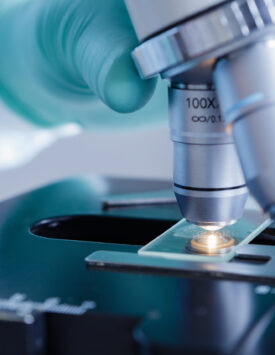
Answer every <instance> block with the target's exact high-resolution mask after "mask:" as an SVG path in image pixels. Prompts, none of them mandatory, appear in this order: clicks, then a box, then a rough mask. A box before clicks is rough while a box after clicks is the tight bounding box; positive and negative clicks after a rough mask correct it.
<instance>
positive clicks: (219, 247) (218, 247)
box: [190, 232, 234, 255]
mask: <svg viewBox="0 0 275 355" xmlns="http://www.w3.org/2000/svg"><path fill="white" fill-rule="evenodd" d="M233 245H234V238H232V237H229V236H227V235H225V234H223V233H219V232H218V233H213V232H212V233H209V232H204V233H200V234H198V235H197V236H196V237H194V238H193V239H192V240H191V242H190V247H191V249H192V250H193V251H195V252H196V253H200V254H209V255H214V254H219V253H220V252H226V251H228V250H230V249H231V248H232V246H233Z"/></svg>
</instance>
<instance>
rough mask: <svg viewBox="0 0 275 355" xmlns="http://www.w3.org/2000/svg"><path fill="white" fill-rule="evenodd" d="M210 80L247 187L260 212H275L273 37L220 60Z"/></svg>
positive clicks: (274, 56) (274, 52)
mask: <svg viewBox="0 0 275 355" xmlns="http://www.w3.org/2000/svg"><path fill="white" fill-rule="evenodd" d="M214 79H215V84H216V86H217V91H218V96H219V101H220V103H221V109H222V112H223V117H224V120H225V121H226V123H229V124H232V126H233V135H234V138H235V142H236V146H237V149H238V153H239V156H240V160H241V164H242V167H243V171H244V174H245V178H246V181H247V185H248V187H249V189H250V191H251V192H252V194H253V195H254V196H255V198H256V199H257V200H258V202H259V203H260V204H261V205H262V207H263V209H264V210H265V211H274V206H275V34H274V37H273V38H272V37H268V38H263V40H262V41H260V42H256V43H255V44H254V45H251V46H249V47H245V48H243V49H242V50H239V51H237V52H234V53H232V54H231V55H228V56H227V57H225V58H223V59H221V60H220V61H219V62H218V63H217V65H216V68H215V72H214Z"/></svg>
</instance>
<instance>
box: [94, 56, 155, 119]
mask: <svg viewBox="0 0 275 355" xmlns="http://www.w3.org/2000/svg"><path fill="white" fill-rule="evenodd" d="M156 83H157V79H156V78H153V79H149V80H142V79H141V78H140V77H139V75H138V72H137V70H136V68H135V66H134V63H133V60H132V58H131V55H130V54H128V53H124V54H122V55H121V56H119V57H117V58H116V59H115V60H114V62H113V63H112V65H111V66H110V68H109V70H108V71H107V73H105V75H104V79H103V80H102V83H101V90H100V96H101V99H102V100H103V101H104V102H105V103H106V104H107V105H108V106H109V107H110V108H111V109H113V110H115V111H117V112H120V113H130V112H134V111H137V110H138V109H140V108H141V107H143V106H144V105H145V104H146V103H147V102H148V101H149V100H150V98H151V97H152V95H153V93H154V91H155V88H156Z"/></svg>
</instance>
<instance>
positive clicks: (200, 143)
mask: <svg viewBox="0 0 275 355" xmlns="http://www.w3.org/2000/svg"><path fill="white" fill-rule="evenodd" d="M169 108H170V131H171V138H172V140H173V142H174V190H175V194H176V197H177V200H178V203H179V206H180V209H181V212H182V214H183V216H184V217H185V218H186V219H187V220H189V221H190V222H192V223H195V224H198V225H200V226H207V227H213V228H215V227H217V228H218V227H222V226H224V225H227V224H230V223H233V222H234V221H236V220H237V219H239V218H240V217H241V216H242V213H243V208H244V204H245V201H246V197H247V189H246V187H245V182H244V177H243V174H242V171H241V167H240V164H239V160H238V157H237V153H236V150H235V145H234V141H233V138H232V136H231V135H230V134H229V133H227V132H226V128H225V125H224V124H223V122H222V120H221V115H220V110H219V105H218V101H217V98H216V93H215V91H214V90H213V89H209V88H207V87H204V88H202V87H201V86H192V89H190V87H189V88H188V87H186V88H184V89H181V88H175V87H173V88H170V89H169Z"/></svg>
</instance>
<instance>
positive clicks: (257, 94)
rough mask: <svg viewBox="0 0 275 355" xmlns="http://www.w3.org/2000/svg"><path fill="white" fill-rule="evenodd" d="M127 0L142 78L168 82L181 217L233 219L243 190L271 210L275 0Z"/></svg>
mask: <svg viewBox="0 0 275 355" xmlns="http://www.w3.org/2000/svg"><path fill="white" fill-rule="evenodd" d="M125 2H126V5H127V8H128V11H129V14H130V17H131V19H132V22H133V24H134V27H135V31H136V33H137V36H138V39H139V40H140V42H141V44H140V45H139V46H138V47H137V48H136V49H135V50H134V51H133V53H132V56H133V59H134V61H135V64H136V66H137V69H138V71H139V73H140V75H141V77H142V78H144V79H147V78H151V77H154V76H156V75H158V74H160V75H161V77H162V78H163V79H166V80H168V82H169V90H168V91H169V110H170V132H171V138H172V140H173V144H174V192H175V195H176V198H177V201H178V204H179V207H180V209H181V212H182V215H183V217H185V218H186V220H188V221H189V222H191V223H193V224H196V225H198V226H200V227H202V228H204V229H206V230H218V229H220V228H223V227H224V226H228V225H232V224H233V223H235V222H236V221H237V220H238V219H239V218H240V217H241V216H242V214H243V209H244V205H245V202H246V198H247V187H248V189H249V191H250V192H251V193H252V195H253V196H254V197H255V198H256V200H257V201H258V202H259V204H260V205H261V207H262V209H263V210H264V211H265V212H267V213H269V214H270V215H271V216H272V215H273V216H274V213H275V160H274V157H273V154H274V152H275V149H274V148H275V143H274V136H275V74H274V73H275V70H274V68H275V27H274V24H275V3H274V1H273V0H229V1H224V0H193V1H183V0H169V1H167V0H125ZM246 186H247V187H246Z"/></svg>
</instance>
